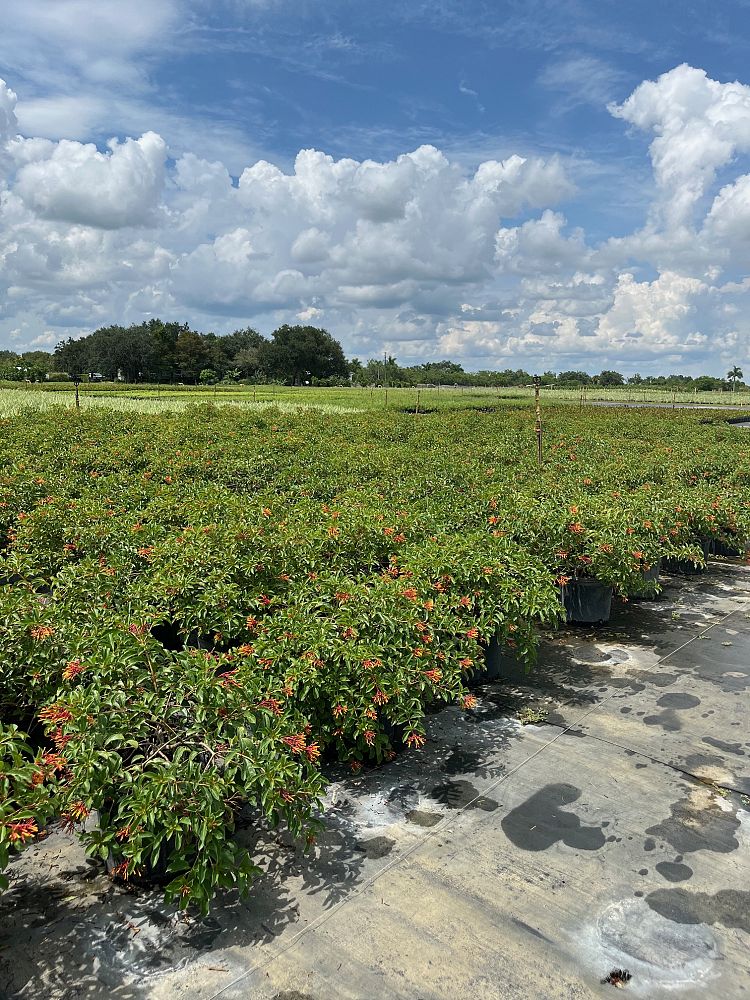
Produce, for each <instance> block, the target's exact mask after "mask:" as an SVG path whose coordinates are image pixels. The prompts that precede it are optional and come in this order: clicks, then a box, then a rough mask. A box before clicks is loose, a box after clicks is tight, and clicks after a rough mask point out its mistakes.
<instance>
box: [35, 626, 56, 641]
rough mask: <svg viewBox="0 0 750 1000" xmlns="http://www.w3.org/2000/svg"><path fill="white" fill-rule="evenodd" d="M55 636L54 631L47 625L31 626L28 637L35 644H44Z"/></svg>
mask: <svg viewBox="0 0 750 1000" xmlns="http://www.w3.org/2000/svg"><path fill="white" fill-rule="evenodd" d="M54 634H55V630H54V629H53V628H51V627H50V626H49V625H32V627H31V628H30V629H29V635H30V636H31V638H32V639H33V640H34V641H35V642H44V641H45V640H47V639H49V638H50V637H51V636H53V635H54Z"/></svg>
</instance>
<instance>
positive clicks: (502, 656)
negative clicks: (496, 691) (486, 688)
mask: <svg viewBox="0 0 750 1000" xmlns="http://www.w3.org/2000/svg"><path fill="white" fill-rule="evenodd" d="M524 673H526V666H525V664H524V662H523V660H521V659H520V658H519V656H518V655H517V652H516V650H514V649H512V648H511V647H510V646H508V644H507V643H506V642H505V641H501V640H500V639H498V638H497V636H493V638H492V639H490V641H489V642H488V643H487V645H486V648H485V651H484V667H483V668H480V667H479V666H477V669H476V670H475V671H474V672H473V673H472V675H471V677H470V678H469V687H474V686H476V685H478V684H487V683H489V682H490V681H497V680H500V679H507V678H508V677H517V676H518V675H519V674H524Z"/></svg>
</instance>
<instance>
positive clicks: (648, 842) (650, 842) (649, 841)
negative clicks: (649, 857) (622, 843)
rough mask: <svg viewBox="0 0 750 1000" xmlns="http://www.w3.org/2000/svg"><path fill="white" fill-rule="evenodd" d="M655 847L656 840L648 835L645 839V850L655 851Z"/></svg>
mask: <svg viewBox="0 0 750 1000" xmlns="http://www.w3.org/2000/svg"><path fill="white" fill-rule="evenodd" d="M655 848H656V841H655V840H654V839H653V837H647V838H646V839H645V840H644V841H643V850H644V851H653V850H654V849H655Z"/></svg>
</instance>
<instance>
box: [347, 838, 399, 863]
mask: <svg viewBox="0 0 750 1000" xmlns="http://www.w3.org/2000/svg"><path fill="white" fill-rule="evenodd" d="M395 843H396V841H395V840H391V838H390V837H372V838H371V839H370V840H360V841H358V842H357V844H356V845H355V846H356V849H357V850H358V851H361V852H362V853H363V854H364V856H365V857H366V858H369V859H370V860H371V861H375V860H376V859H377V858H384V857H385V856H386V855H387V854H390V853H391V851H392V850H393V848H394V845H395Z"/></svg>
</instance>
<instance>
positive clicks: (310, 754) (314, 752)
mask: <svg viewBox="0 0 750 1000" xmlns="http://www.w3.org/2000/svg"><path fill="white" fill-rule="evenodd" d="M305 753H306V754H307V759H308V760H309V761H310V763H311V764H315V763H316V762H317V760H318V758H319V757H320V747H319V746H318V744H317V743H310V744H309V746H306V747H305Z"/></svg>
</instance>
